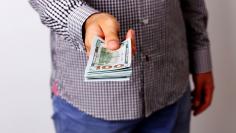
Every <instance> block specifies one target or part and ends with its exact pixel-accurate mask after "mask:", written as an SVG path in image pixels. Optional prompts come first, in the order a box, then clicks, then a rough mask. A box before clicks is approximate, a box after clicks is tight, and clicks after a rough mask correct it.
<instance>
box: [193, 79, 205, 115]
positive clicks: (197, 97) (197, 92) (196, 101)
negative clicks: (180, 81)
mask: <svg viewBox="0 0 236 133" xmlns="http://www.w3.org/2000/svg"><path fill="white" fill-rule="evenodd" d="M202 87H203V86H202V84H201V83H197V84H195V89H194V91H193V97H194V98H193V107H192V108H193V111H194V115H196V110H198V108H199V107H200V106H201V96H202Z"/></svg>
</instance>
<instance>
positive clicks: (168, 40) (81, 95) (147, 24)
mask: <svg viewBox="0 0 236 133" xmlns="http://www.w3.org/2000/svg"><path fill="white" fill-rule="evenodd" d="M30 3H31V5H32V7H33V8H34V9H35V10H36V11H37V12H38V13H39V15H40V18H41V21H42V23H43V24H45V25H46V26H47V27H49V28H50V30H51V53H52V75H51V88H52V92H54V94H55V95H58V96H60V97H61V98H63V99H65V100H66V101H67V102H68V103H70V104H71V105H72V106H74V107H76V108H78V109H79V110H81V111H84V112H85V113H87V114H89V115H92V116H94V117H96V118H101V119H105V120H126V119H137V118H141V117H147V116H149V115H150V114H152V113H153V112H155V111H157V110H159V109H161V108H164V107H166V106H167V105H169V104H172V103H174V102H175V101H176V100H178V99H179V98H180V97H181V96H182V95H183V93H184V92H185V91H186V88H187V85H188V76H189V73H190V72H192V73H203V72H208V71H210V70H211V57H210V48H209V39H208V35H207V31H206V28H207V10H206V7H205V3H204V0H84V1H83V2H82V1H81V0H30ZM96 12H108V13H110V14H112V15H114V16H115V17H116V18H117V20H118V21H119V22H120V25H121V32H120V37H121V38H122V39H123V38H124V36H125V33H126V32H127V30H128V29H129V28H133V29H134V30H135V31H136V38H137V40H136V43H137V44H136V45H137V54H136V55H135V56H134V57H132V61H133V62H132V68H133V74H132V77H131V80H130V81H126V82H84V77H83V75H84V71H85V67H86V63H87V61H86V55H85V47H84V43H83V36H82V26H83V24H84V22H85V20H86V19H87V18H88V17H89V16H90V15H92V14H94V13H96Z"/></svg>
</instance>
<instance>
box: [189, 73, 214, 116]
mask: <svg viewBox="0 0 236 133" xmlns="http://www.w3.org/2000/svg"><path fill="white" fill-rule="evenodd" d="M193 82H194V86H195V89H194V91H193V93H192V94H193V97H194V98H193V107H192V110H193V112H194V113H193V114H194V116H197V115H198V114H200V113H202V112H204V111H205V110H206V109H207V108H208V107H209V106H210V105H211V102H212V98H213V91H214V83H213V74H212V72H208V73H199V74H193Z"/></svg>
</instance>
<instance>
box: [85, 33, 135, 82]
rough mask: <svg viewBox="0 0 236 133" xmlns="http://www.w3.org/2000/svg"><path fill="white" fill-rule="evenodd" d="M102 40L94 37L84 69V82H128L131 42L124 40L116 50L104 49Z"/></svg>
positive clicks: (130, 71) (130, 70) (130, 72)
mask: <svg viewBox="0 0 236 133" xmlns="http://www.w3.org/2000/svg"><path fill="white" fill-rule="evenodd" d="M104 45H105V43H104V40H103V39H101V38H99V37H95V38H94V40H93V44H92V48H91V50H90V55H89V60H88V63H87V66H86V69H85V75H84V77H85V80H86V81H123V80H129V77H130V76H131V74H132V69H131V40H130V39H126V40H125V41H123V42H122V43H121V46H120V48H119V49H118V50H115V51H112V50H108V49H106V48H105V47H104Z"/></svg>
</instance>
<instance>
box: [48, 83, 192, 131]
mask: <svg viewBox="0 0 236 133" xmlns="http://www.w3.org/2000/svg"><path fill="white" fill-rule="evenodd" d="M53 109H54V113H53V116H52V119H53V122H54V126H55V130H56V133H189V131H190V130H189V127H190V116H191V115H190V114H191V113H190V112H191V96H190V88H189V86H188V90H187V91H186V92H185V94H184V95H183V96H182V97H181V98H180V99H179V100H178V101H177V102H176V103H174V104H171V105H169V106H167V107H165V108H163V109H161V110H159V111H156V112H155V113H153V114H152V115H150V116H149V117H147V118H140V119H135V120H120V121H108V120H102V119H98V118H94V117H92V116H90V115H87V114H86V113H84V112H82V111H80V110H78V109H77V108H74V107H73V106H71V105H70V104H68V103H67V102H66V101H65V100H63V99H61V98H60V97H58V96H53Z"/></svg>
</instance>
